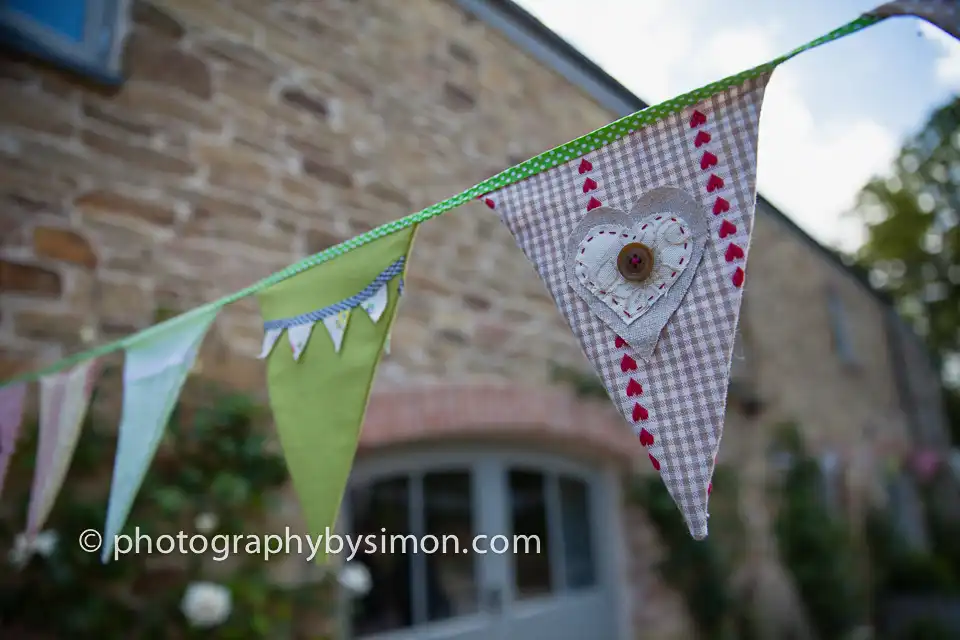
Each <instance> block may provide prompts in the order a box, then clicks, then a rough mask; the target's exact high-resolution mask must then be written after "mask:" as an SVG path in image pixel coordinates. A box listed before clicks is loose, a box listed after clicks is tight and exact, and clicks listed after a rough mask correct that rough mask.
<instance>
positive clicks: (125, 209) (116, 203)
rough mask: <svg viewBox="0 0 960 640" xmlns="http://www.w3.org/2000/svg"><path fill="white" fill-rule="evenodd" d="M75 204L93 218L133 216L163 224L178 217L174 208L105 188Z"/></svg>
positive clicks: (91, 193) (83, 196)
mask: <svg viewBox="0 0 960 640" xmlns="http://www.w3.org/2000/svg"><path fill="white" fill-rule="evenodd" d="M74 205H75V206H76V207H77V209H79V210H80V211H81V212H82V213H83V214H84V215H85V216H89V217H90V218H92V219H98V218H102V217H104V216H106V217H107V218H108V219H109V218H131V219H135V220H139V221H142V222H149V223H150V224H155V225H161V226H169V225H172V224H173V223H174V221H175V220H176V219H177V213H176V212H175V211H174V210H173V209H172V208H168V207H165V206H163V205H161V204H158V203H154V202H149V201H146V200H141V199H138V198H134V197H132V196H128V195H125V194H122V193H118V192H116V191H108V190H105V189H101V190H96V191H89V192H87V193H85V194H83V195H81V196H80V197H79V198H77V199H76V200H75V201H74Z"/></svg>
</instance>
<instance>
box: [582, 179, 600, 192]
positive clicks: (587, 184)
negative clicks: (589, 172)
mask: <svg viewBox="0 0 960 640" xmlns="http://www.w3.org/2000/svg"><path fill="white" fill-rule="evenodd" d="M596 188H597V181H596V180H594V179H593V178H587V179H586V180H584V181H583V192H584V193H590V192H591V191H593V190H594V189H596Z"/></svg>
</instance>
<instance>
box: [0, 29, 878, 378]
mask: <svg viewBox="0 0 960 640" xmlns="http://www.w3.org/2000/svg"><path fill="white" fill-rule="evenodd" d="M883 19H884V18H880V17H874V16H863V17H860V18H858V19H856V20H854V21H852V22H850V23H848V24H846V25H844V26H842V27H840V28H838V29H835V30H833V31H831V32H830V33H828V34H826V35H823V36H821V37H819V38H817V39H816V40H812V41H810V42H808V43H807V44H805V45H803V46H800V47H797V48H796V49H794V50H793V51H791V52H789V53H787V54H785V55H782V56H780V57H779V58H775V59H773V60H771V61H770V62H767V63H765V64H762V65H760V66H757V67H754V68H752V69H748V70H746V71H742V72H740V73H738V74H736V75H732V76H729V77H727V78H724V79H723V80H718V81H717V82H711V83H710V84H707V85H704V86H702V87H700V88H699V89H694V90H693V91H690V92H689V93H685V94H683V95H681V96H677V97H676V98H672V99H670V100H667V101H665V102H661V103H660V104H657V105H654V106H651V107H647V108H646V109H643V110H642V111H637V112H636V113H632V114H630V115H628V116H624V117H623V118H620V119H619V120H616V121H614V122H611V123H610V124H608V125H606V126H605V127H602V128H600V129H597V130H596V131H593V132H591V133H588V134H586V135H583V136H581V137H579V138H577V139H576V140H572V141H571V142H568V143H566V144H563V145H560V146H559V147H556V148H554V149H551V150H550V151H545V152H544V153H541V154H540V155H538V156H536V157H534V158H531V159H530V160H527V161H525V162H521V163H520V164H518V165H514V166H513V167H510V168H509V169H506V170H504V171H501V172H500V173H498V174H497V175H495V176H493V177H492V178H488V179H486V180H484V181H483V182H481V183H479V184H477V185H474V186H473V187H470V188H469V189H467V190H466V191H463V192H461V193H458V194H457V195H455V196H453V197H451V198H447V199H446V200H444V201H443V202H438V203H437V204H434V205H432V206H429V207H427V208H426V209H424V210H422V211H419V212H417V213H413V214H411V215H408V216H406V217H403V218H400V219H399V220H394V221H393V222H388V223H386V224H384V225H381V226H379V227H377V228H376V229H371V230H370V231H367V232H365V233H362V234H360V235H358V236H355V237H353V238H350V239H349V240H345V241H344V242H341V243H340V244H338V245H336V246H334V247H330V248H329V249H325V250H324V251H321V252H320V253H316V254H314V255H312V256H309V257H307V258H304V259H303V260H301V261H300V262H297V263H295V264H292V265H290V266H289V267H287V268H286V269H284V270H282V271H278V272H277V273H274V274H273V275H271V276H269V277H267V278H264V279H263V280H261V281H259V282H257V283H256V284H253V285H251V286H249V287H247V288H246V289H241V290H240V291H236V292H234V293H232V294H230V295H228V296H225V297H223V298H220V299H219V300H215V301H213V302H208V303H207V304H205V305H203V306H201V307H197V308H195V309H192V310H190V311H187V312H186V313H184V314H181V315H179V316H176V317H173V318H170V319H169V320H166V321H164V322H161V323H160V324H156V325H153V326H151V327H148V328H146V329H144V330H143V331H140V332H138V333H135V334H133V335H130V336H127V337H125V338H121V339H120V340H116V341H114V342H110V343H107V344H104V345H101V346H99V347H96V348H94V349H90V350H88V351H83V352H81V353H77V354H74V355H72V356H70V357H67V358H64V359H62V360H59V361H58V362H56V363H54V364H52V365H50V366H48V367H46V368H44V369H40V370H38V371H33V372H30V373H26V374H22V375H19V376H16V377H13V378H10V379H8V380H6V381H4V382H3V385H0V386H6V385H8V384H13V383H16V382H26V381H32V380H37V379H38V378H41V377H42V376H45V375H48V374H50V373H54V372H56V371H60V370H61V369H66V368H67V367H71V366H73V365H75V364H77V363H79V362H82V361H84V360H89V359H90V358H99V357H101V356H104V355H106V354H108V353H111V352H113V351H117V350H119V349H126V348H127V347H130V346H131V345H134V344H136V343H137V342H139V341H140V340H144V339H146V338H147V337H150V336H152V335H154V334H156V333H159V332H161V331H167V330H172V329H174V328H175V327H176V325H178V324H179V323H181V322H187V321H188V320H189V319H191V318H192V317H193V316H195V315H199V314H204V313H207V312H209V311H211V310H212V309H219V308H221V307H225V306H226V305H228V304H232V303H234V302H236V301H238V300H240V299H241V298H245V297H247V296H249V295H252V294H254V293H256V292H258V291H261V290H263V289H266V288H267V287H270V286H273V285H275V284H277V283H278V282H281V281H283V280H286V279H287V278H291V277H293V276H295V275H297V274H298V273H300V272H302V271H306V270H307V269H310V268H312V267H315V266H317V265H318V264H322V263H324V262H327V261H328V260H332V259H333V258H336V257H337V256H340V255H343V254H345V253H347V252H348V251H352V250H353V249H356V248H357V247H362V246H363V245H365V244H367V243H370V242H373V241H374V240H377V239H379V238H382V237H384V236H387V235H390V234H392V233H396V232H397V231H400V230H401V229H406V228H408V227H412V226H413V225H416V224H420V223H421V222H424V221H426V220H429V219H431V218H435V217H437V216H439V215H440V214H443V213H446V212H447V211H450V210H451V209H455V208H457V207H459V206H460V205H462V204H465V203H467V202H469V201H471V200H474V199H476V198H479V197H481V196H483V195H484V194H487V193H491V192H493V191H497V190H498V189H502V188H503V187H506V186H508V185H511V184H514V183H516V182H520V181H521V180H524V179H526V178H529V177H530V176H534V175H537V174H538V173H541V172H543V171H547V170H549V169H552V168H554V167H556V166H558V165H561V164H563V163H565V162H568V161H570V160H575V159H577V158H579V157H580V156H583V155H585V154H587V153H590V152H591V151H596V150H597V149H599V148H601V147H603V146H606V145H608V144H610V143H611V142H615V141H616V140H619V139H620V138H623V137H624V136H627V135H630V134H631V133H633V132H634V131H637V130H638V129H641V128H643V127H645V126H646V125H648V124H652V123H654V122H657V121H659V120H661V119H663V118H664V117H666V116H669V115H671V114H674V113H676V112H678V111H682V110H683V109H686V108H688V107H692V106H693V105H695V104H698V103H700V102H702V101H704V100H706V99H707V98H710V97H712V96H714V95H716V94H718V93H721V92H723V91H725V90H727V89H729V88H730V87H734V86H738V85H740V84H743V83H744V82H745V81H747V80H750V79H753V78H757V77H759V76H762V75H763V74H765V73H769V72H771V71H773V70H774V69H775V68H776V67H777V66H779V65H780V64H781V63H783V62H786V61H787V60H789V59H790V58H793V57H794V56H796V55H799V54H801V53H803V52H804V51H809V50H810V49H813V48H815V47H819V46H820V45H822V44H826V43H828V42H832V41H834V40H838V39H840V38H843V37H844V36H848V35H850V34H851V33H855V32H857V31H860V30H861V29H865V28H867V27H869V26H871V25H873V24H876V23H877V22H880V21H881V20H883Z"/></svg>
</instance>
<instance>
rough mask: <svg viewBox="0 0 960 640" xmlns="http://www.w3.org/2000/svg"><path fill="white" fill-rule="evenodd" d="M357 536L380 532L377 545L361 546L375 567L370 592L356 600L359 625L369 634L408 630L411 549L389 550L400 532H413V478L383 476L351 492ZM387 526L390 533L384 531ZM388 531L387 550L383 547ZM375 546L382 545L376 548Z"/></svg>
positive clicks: (360, 555)
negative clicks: (408, 550) (392, 540)
mask: <svg viewBox="0 0 960 640" xmlns="http://www.w3.org/2000/svg"><path fill="white" fill-rule="evenodd" d="M350 506H351V507H352V510H353V523H354V535H358V536H368V535H372V536H375V539H376V543H375V544H374V545H368V544H366V541H364V543H363V544H362V545H361V546H360V550H359V551H358V552H357V555H356V556H355V557H354V561H356V562H362V563H363V564H364V565H366V567H367V569H369V571H370V577H371V584H372V587H371V589H370V592H369V593H368V594H367V595H366V596H364V597H363V598H360V599H358V600H356V601H355V602H354V610H353V629H354V633H355V634H356V635H361V636H362V635H365V634H371V633H377V632H383V631H390V630H393V629H402V628H405V627H409V626H411V624H412V623H413V609H412V606H411V584H412V583H411V576H410V559H411V558H412V557H413V556H412V555H411V554H409V553H392V554H391V553H389V551H390V540H391V538H392V536H395V535H408V534H411V533H412V532H411V530H410V515H409V514H410V511H409V509H410V483H409V481H408V479H407V478H406V477H399V478H390V479H385V480H379V481H377V482H373V483H371V484H368V485H365V486H360V487H357V488H355V489H353V490H351V492H350ZM383 529H386V533H384V532H383ZM382 536H387V538H386V541H387V542H386V551H387V553H385V554H383V553H379V551H381V550H382V549H381V546H382V545H381V541H382V539H383V538H382ZM371 547H376V548H375V549H371Z"/></svg>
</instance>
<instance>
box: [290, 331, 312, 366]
mask: <svg viewBox="0 0 960 640" xmlns="http://www.w3.org/2000/svg"><path fill="white" fill-rule="evenodd" d="M313 324H314V323H313V322H307V323H305V324H298V325H295V326H293V327H290V328H288V329H287V339H289V340H290V348H291V349H292V350H293V359H294V360H299V359H300V356H302V355H303V351H304V349H306V348H307V343H308V342H309V341H310V334H311V333H312V332H313Z"/></svg>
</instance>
